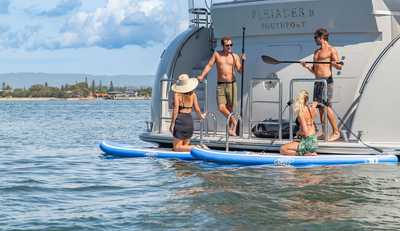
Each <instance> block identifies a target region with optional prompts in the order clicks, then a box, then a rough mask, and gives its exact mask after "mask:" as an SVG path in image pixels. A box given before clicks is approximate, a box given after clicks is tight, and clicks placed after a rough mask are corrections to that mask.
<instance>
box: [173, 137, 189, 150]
mask: <svg viewBox="0 0 400 231" xmlns="http://www.w3.org/2000/svg"><path fill="white" fill-rule="evenodd" d="M192 148H193V145H190V139H186V140H179V145H178V146H177V147H176V148H174V151H175V152H190V150H192Z"/></svg>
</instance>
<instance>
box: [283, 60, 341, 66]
mask: <svg viewBox="0 0 400 231" xmlns="http://www.w3.org/2000/svg"><path fill="white" fill-rule="evenodd" d="M277 62H278V63H302V62H301V61H277ZM304 63H312V64H331V62H321V61H315V62H311V61H307V62H304ZM336 63H337V64H341V65H343V64H344V63H343V62H336Z"/></svg>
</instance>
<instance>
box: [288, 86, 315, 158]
mask: <svg viewBox="0 0 400 231" xmlns="http://www.w3.org/2000/svg"><path fill="white" fill-rule="evenodd" d="M308 99H309V94H308V92H307V91H306V90H301V91H300V93H299V95H298V96H297V98H296V101H295V103H294V112H295V113H296V115H297V122H298V124H299V127H300V130H299V132H298V133H297V134H298V135H299V136H300V137H301V138H300V142H296V141H293V142H291V143H288V144H285V145H282V147H281V154H284V155H290V156H295V155H299V156H315V155H317V153H316V152H315V151H316V150H317V148H318V146H317V136H316V135H315V132H316V129H315V123H314V119H315V116H316V114H317V102H314V103H313V104H312V105H310V106H309V105H307V102H308Z"/></svg>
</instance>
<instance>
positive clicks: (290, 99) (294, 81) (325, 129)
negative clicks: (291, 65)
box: [289, 79, 328, 141]
mask: <svg viewBox="0 0 400 231" xmlns="http://www.w3.org/2000/svg"><path fill="white" fill-rule="evenodd" d="M296 82H303V83H307V82H312V83H317V82H321V83H323V84H324V92H323V100H324V101H325V102H327V100H328V83H327V82H326V79H292V80H291V81H290V91H289V102H293V85H294V83H296ZM321 122H322V121H321ZM327 123H328V110H324V124H323V127H324V133H325V137H324V138H325V141H328V136H327V134H328V126H327ZM289 130H290V131H289V134H290V137H289V138H290V140H293V104H290V107H289Z"/></svg>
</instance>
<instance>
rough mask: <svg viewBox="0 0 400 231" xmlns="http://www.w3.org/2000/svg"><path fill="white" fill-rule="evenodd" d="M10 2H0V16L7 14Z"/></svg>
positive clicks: (0, 0)
mask: <svg viewBox="0 0 400 231" xmlns="http://www.w3.org/2000/svg"><path fill="white" fill-rule="evenodd" d="M9 6H10V0H0V14H8V8H9Z"/></svg>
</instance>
